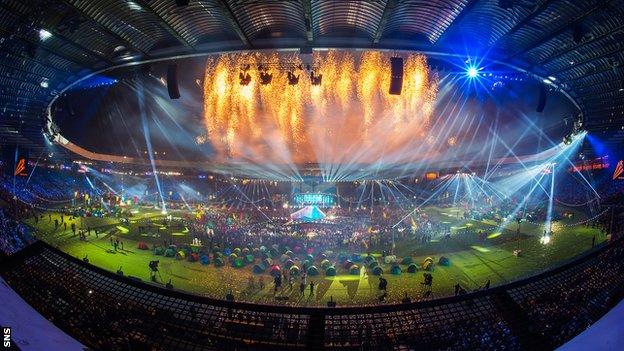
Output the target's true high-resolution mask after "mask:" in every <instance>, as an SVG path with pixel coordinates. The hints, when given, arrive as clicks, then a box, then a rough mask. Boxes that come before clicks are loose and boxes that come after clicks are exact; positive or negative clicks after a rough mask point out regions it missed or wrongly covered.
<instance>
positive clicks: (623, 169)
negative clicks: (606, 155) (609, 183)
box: [613, 160, 624, 180]
mask: <svg viewBox="0 0 624 351" xmlns="http://www.w3.org/2000/svg"><path fill="white" fill-rule="evenodd" d="M613 180H624V160H619V161H618V163H617V164H616V165H615V170H614V171H613Z"/></svg>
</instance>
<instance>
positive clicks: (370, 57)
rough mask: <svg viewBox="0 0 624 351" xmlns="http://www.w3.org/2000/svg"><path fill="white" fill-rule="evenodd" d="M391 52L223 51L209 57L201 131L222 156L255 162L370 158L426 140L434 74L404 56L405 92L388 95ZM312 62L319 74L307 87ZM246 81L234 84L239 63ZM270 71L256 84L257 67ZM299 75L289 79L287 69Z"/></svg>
mask: <svg viewBox="0 0 624 351" xmlns="http://www.w3.org/2000/svg"><path fill="white" fill-rule="evenodd" d="M390 57H391V55H390V54H389V53H384V52H380V51H364V52H350V51H326V52H315V53H314V54H313V56H312V62H311V63H310V62H308V63H304V62H302V60H301V57H300V56H299V55H296V54H284V53H281V54H278V53H272V54H266V53H245V54H226V55H220V56H216V57H211V58H209V59H208V62H207V64H206V72H205V79H204V121H205V126H206V135H205V137H203V138H198V142H199V141H202V142H204V141H210V143H211V144H212V145H213V147H214V148H215V150H216V155H217V158H219V159H221V160H227V159H234V160H236V159H240V160H246V161H252V162H255V163H267V162H270V163H275V164H280V163H291V164H292V163H305V162H314V163H327V164H329V163H344V162H358V163H372V162H376V161H378V160H380V159H381V158H383V157H384V155H386V154H388V153H391V152H393V151H395V150H400V149H401V148H403V147H405V145H406V143H407V142H408V141H409V142H413V141H414V140H418V139H421V140H422V141H424V139H425V136H426V134H425V131H426V130H427V128H428V126H429V124H430V118H431V115H432V112H433V105H434V102H435V100H436V97H437V93H438V77H437V75H436V74H433V73H432V72H431V71H430V70H429V67H428V65H427V60H426V58H425V57H424V56H423V55H419V54H411V55H405V56H404V59H405V61H404V62H405V66H404V72H405V73H404V78H403V91H402V94H401V95H390V94H389V87H390V65H389V62H390ZM308 64H310V67H311V68H312V70H313V71H314V73H315V74H316V75H322V82H321V84H320V85H313V84H312V82H311V79H310V72H309V71H308V70H306V69H305V68H306V66H307V65H308ZM247 65H249V67H251V68H250V69H249V70H248V71H247V72H248V73H249V74H250V75H251V78H252V79H251V81H250V82H249V83H248V84H247V85H243V84H241V83H240V77H239V74H240V73H241V70H244V69H245V67H247ZM259 65H262V66H263V67H264V69H265V70H266V71H267V72H268V73H270V74H272V75H273V79H272V81H271V83H270V84H267V85H262V84H260V79H259V74H260V72H259V71H258V70H257V67H258V66H259ZM284 67H289V69H292V68H297V69H296V70H294V71H293V73H294V74H295V75H296V76H299V81H298V83H297V84H295V85H291V84H289V80H288V74H287V71H288V70H287V69H284Z"/></svg>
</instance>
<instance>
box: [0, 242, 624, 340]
mask: <svg viewBox="0 0 624 351" xmlns="http://www.w3.org/2000/svg"><path fill="white" fill-rule="evenodd" d="M0 274H1V275H2V276H3V277H4V279H5V280H6V281H7V282H8V283H9V284H10V285H11V287H12V288H13V289H14V290H15V291H17V292H18V293H19V294H20V295H21V296H22V297H23V298H24V299H25V300H26V301H27V302H28V303H29V304H31V305H32V306H33V307H34V308H35V309H37V310H38V311H39V312H40V313H41V314H42V315H43V316H45V317H46V318H48V319H49V320H51V321H52V322H54V324H56V325H57V326H58V327H60V328H61V329H63V330H64V331H65V332H67V333H68V334H70V335H72V336H73V337H75V338H77V339H78V340H80V341H81V342H82V343H84V344H85V345H89V346H90V347H93V348H95V349H102V350H110V349H129V350H144V349H155V350H202V349H218V350H223V349H279V350H284V349H303V348H307V349H320V348H327V349H358V350H371V349H425V350H431V349H434V350H436V349H445V350H446V349H466V350H468V349H470V350H474V349H479V350H486V349H512V350H513V349H553V348H556V347H557V346H559V345H561V344H562V343H564V342H565V341H567V340H569V339H570V338H572V337H573V336H574V335H576V334H578V333H580V332H581V331H583V330H584V329H585V328H586V327H587V326H588V325H590V324H591V323H593V322H595V321H596V320H598V319H599V318H600V317H601V316H602V315H603V314H604V313H606V312H607V311H608V310H609V309H610V308H611V307H612V306H614V305H615V304H616V303H617V302H618V301H619V300H620V299H621V298H622V296H623V292H624V241H622V240H619V241H617V242H615V243H613V244H611V245H607V246H604V247H602V248H600V249H598V250H596V251H594V252H591V253H589V254H588V255H585V256H584V257H582V258H580V259H578V260H576V261H573V262H569V263H568V264H566V265H564V266H561V267H558V268H556V269H554V270H552V271H548V272H545V273H542V274H540V275H537V276H534V277H531V278H528V279H524V280H521V281H516V282H514V283H511V284H507V285H504V286H499V287H495V288H492V289H489V290H486V291H478V292H474V293H470V294H467V295H463V296H457V297H449V298H443V299H438V300H431V301H420V302H413V303H405V304H398V305H378V306H367V307H337V308H311V307H301V308H299V307H288V306H270V305H256V304H250V303H239V302H229V301H225V300H216V299H210V298H205V297H201V296H196V295H192V294H187V293H184V292H181V291H176V290H167V289H163V288H160V287H158V286H153V285H149V284H145V283H142V282H140V281H135V280H132V279H129V278H126V277H123V276H118V275H116V274H114V273H111V272H108V271H105V270H103V269H100V268H97V267H94V266H91V265H89V264H87V263H84V262H82V261H80V260H78V259H76V258H73V257H71V256H69V255H67V254H65V253H63V252H61V251H59V250H57V249H55V248H53V247H50V246H49V245H47V244H45V243H43V242H37V243H35V244H34V245H31V246H30V247H28V248H26V249H25V250H23V251H22V252H20V253H18V254H17V255H14V256H13V257H11V258H10V259H9V260H7V261H6V262H3V264H2V265H1V267H0Z"/></svg>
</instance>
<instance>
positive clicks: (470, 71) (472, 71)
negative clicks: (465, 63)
mask: <svg viewBox="0 0 624 351" xmlns="http://www.w3.org/2000/svg"><path fill="white" fill-rule="evenodd" d="M466 74H467V75H468V77H470V78H475V77H476V76H477V75H478V74H479V71H478V70H477V68H476V67H468V71H466Z"/></svg>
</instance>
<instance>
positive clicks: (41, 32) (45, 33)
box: [39, 29, 52, 41]
mask: <svg viewBox="0 0 624 351" xmlns="http://www.w3.org/2000/svg"><path fill="white" fill-rule="evenodd" d="M51 36H52V33H50V32H48V31H47V30H45V29H39V40H41V41H45V40H46V39H48V38H50V37H51Z"/></svg>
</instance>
